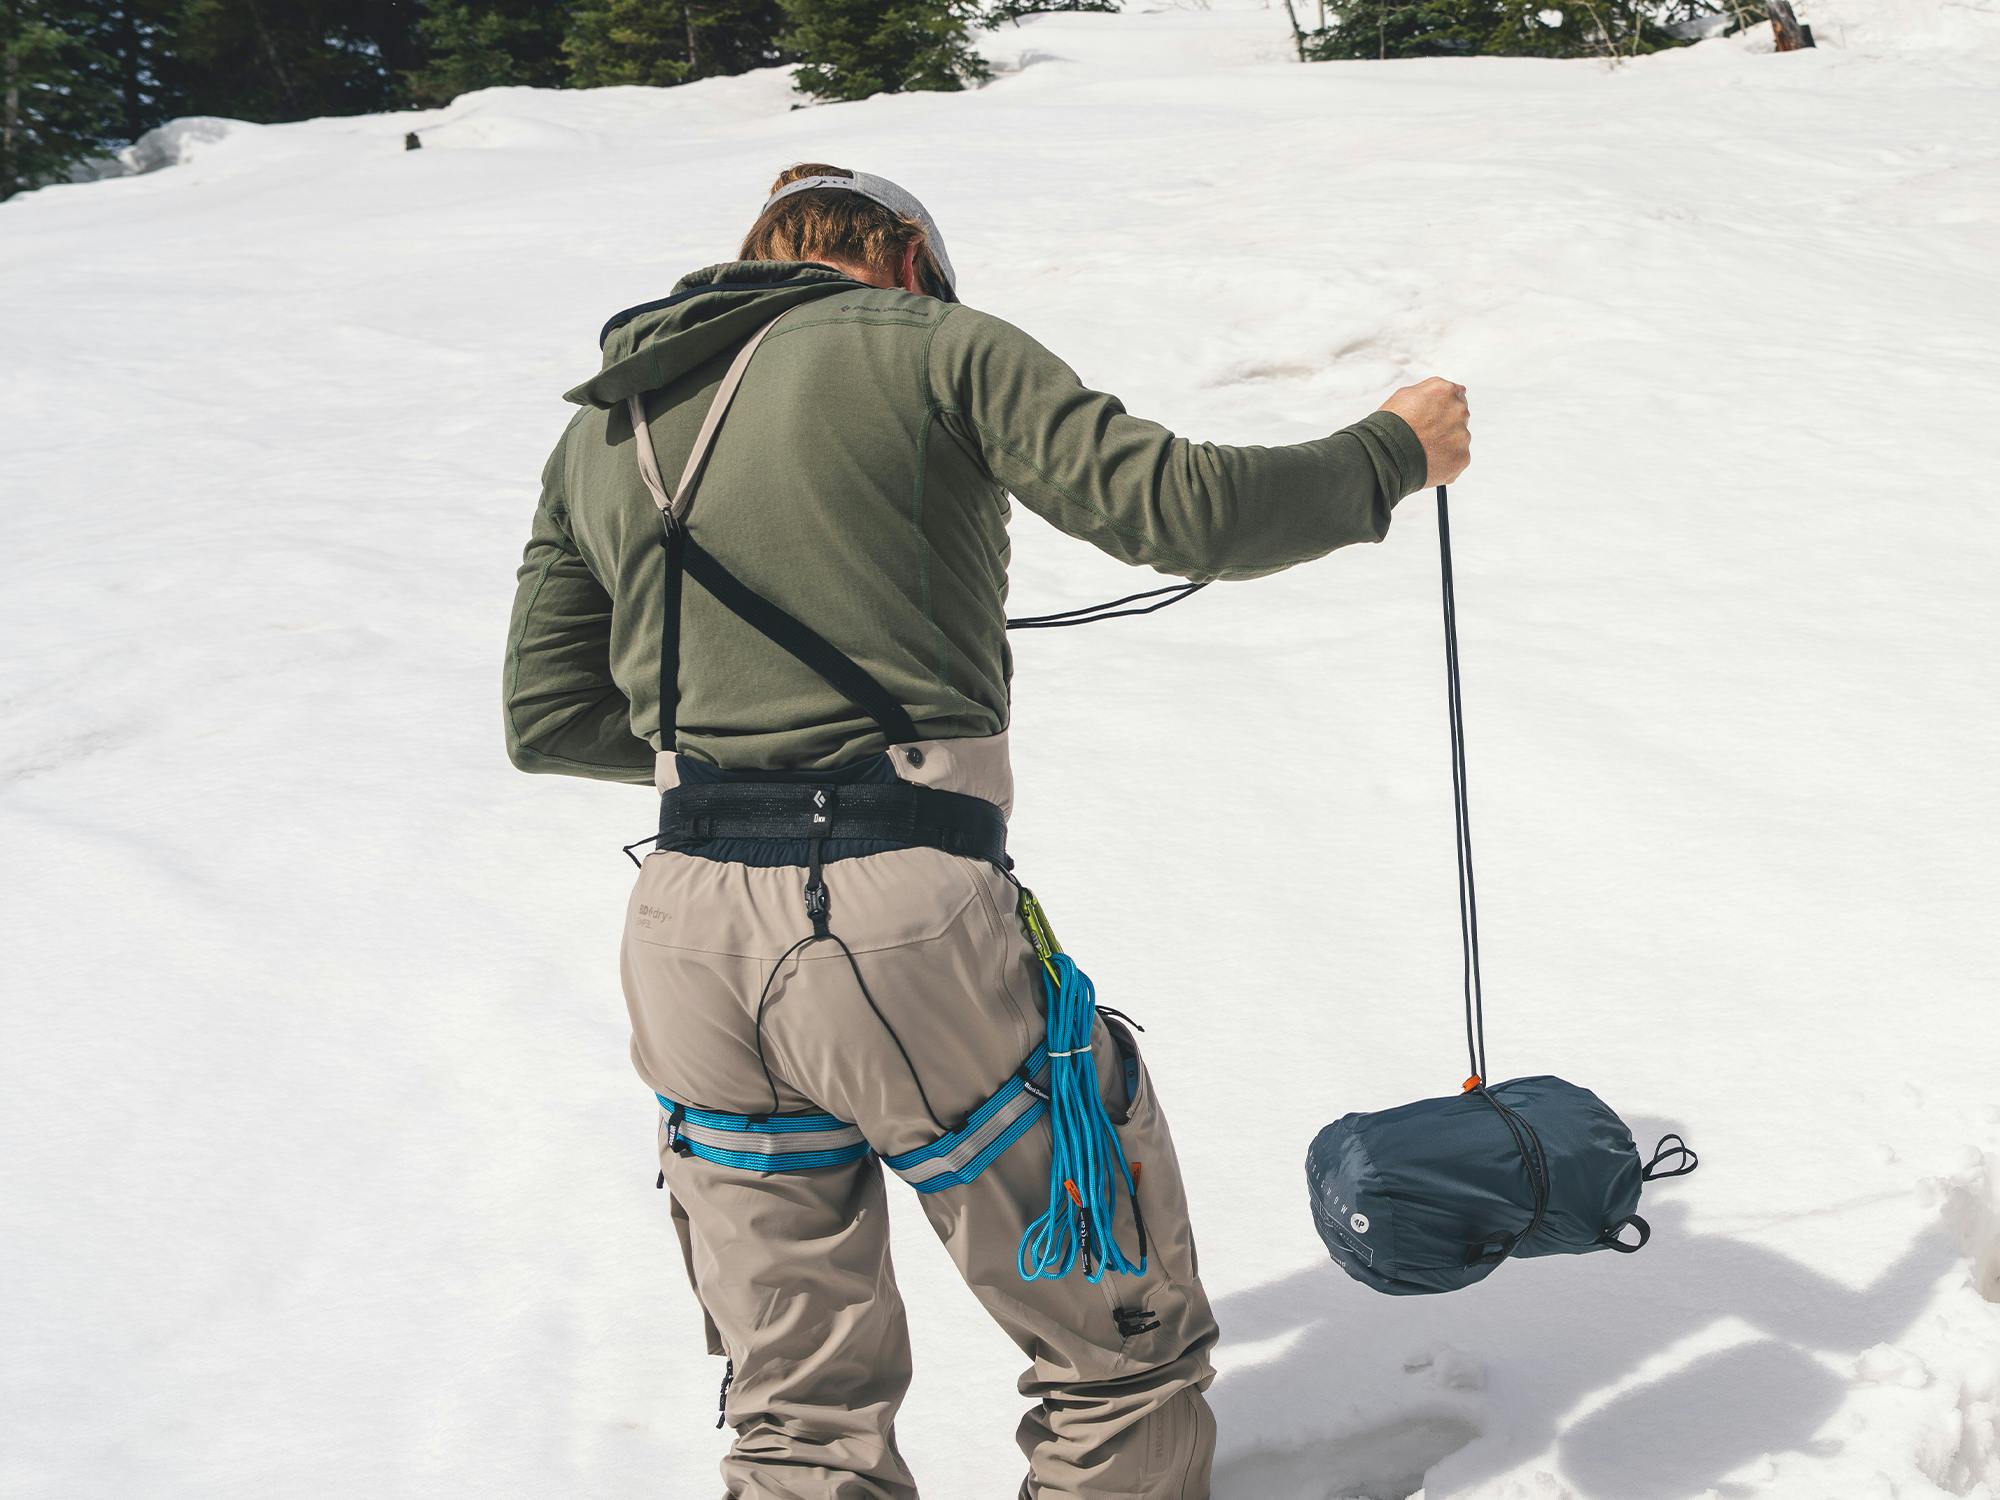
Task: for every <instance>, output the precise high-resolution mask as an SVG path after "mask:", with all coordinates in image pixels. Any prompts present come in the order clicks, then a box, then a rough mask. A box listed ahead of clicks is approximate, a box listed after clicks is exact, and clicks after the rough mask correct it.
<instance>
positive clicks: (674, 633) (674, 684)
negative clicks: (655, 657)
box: [660, 514, 687, 754]
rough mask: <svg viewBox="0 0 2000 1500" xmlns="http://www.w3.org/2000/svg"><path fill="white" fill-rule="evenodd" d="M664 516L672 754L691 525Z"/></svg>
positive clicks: (665, 676)
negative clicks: (684, 576)
mask: <svg viewBox="0 0 2000 1500" xmlns="http://www.w3.org/2000/svg"><path fill="white" fill-rule="evenodd" d="M660 519H661V525H660V552H661V554H662V559H661V560H662V563H663V566H664V571H665V576H666V581H665V583H664V585H663V586H662V587H661V590H660V744H661V746H662V748H664V749H665V750H667V751H668V752H669V753H670V754H671V753H672V751H673V748H674V741H675V739H676V738H677V732H678V730H679V729H680V722H681V578H682V576H683V575H684V574H685V572H686V567H685V559H686V554H687V527H685V526H682V525H680V524H679V523H678V522H676V521H674V520H673V519H672V518H670V517H668V516H666V515H665V514H662V516H661V518H660Z"/></svg>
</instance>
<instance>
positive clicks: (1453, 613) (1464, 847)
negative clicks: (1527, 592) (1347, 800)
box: [1437, 485, 1486, 1082]
mask: <svg viewBox="0 0 2000 1500" xmlns="http://www.w3.org/2000/svg"><path fill="white" fill-rule="evenodd" d="M1437 509H1438V565H1439V574H1440V577H1441V579H1442V582H1443V587H1444V662H1445V687H1446V693H1447V697H1448V699H1449V702H1450V705H1451V792H1452V817H1453V821H1454V823H1455V825H1456V832H1457V836H1458V932H1459V941H1460V943H1461V945H1462V946H1463V948H1464V950H1465V1051H1466V1056H1467V1057H1468V1059H1469V1060H1470V1061H1471V1064H1472V1076H1473V1078H1475V1079H1478V1080H1480V1081H1482V1082H1483V1081H1484V1080H1485V1078H1486V992H1485V990H1484V988H1483V987H1482V986H1481V984H1480V978H1479V896H1478V892H1477V890H1476V889H1475V887H1474V885H1473V879H1472V808H1471V803H1470V801H1469V799H1468V797H1467V793H1466V774H1465V704H1464V700H1463V698H1462V696H1461V690H1460V687H1459V673H1458V596H1457V591H1456V589H1455V588H1454V586H1453V577H1452V568H1451V511H1450V509H1449V508H1448V506H1447V504H1446V501H1445V487H1444V486H1443V485H1439V486H1438V487H1437Z"/></svg>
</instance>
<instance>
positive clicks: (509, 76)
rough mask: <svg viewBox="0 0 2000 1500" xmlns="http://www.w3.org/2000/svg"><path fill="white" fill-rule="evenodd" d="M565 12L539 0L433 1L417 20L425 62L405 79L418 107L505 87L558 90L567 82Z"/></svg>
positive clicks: (412, 98) (407, 88)
mask: <svg viewBox="0 0 2000 1500" xmlns="http://www.w3.org/2000/svg"><path fill="white" fill-rule="evenodd" d="M566 20H567V17H566V16H565V15H564V13H563V8H562V7H561V6H557V5H546V4H542V3H540V0H433V3H432V4H430V5H427V6H426V7H425V14H424V17H423V19H422V20H420V21H418V22H417V36H418V39H419V41H421V42H422V44H423V46H424V53H425V55H424V60H423V62H422V64H421V65H420V66H418V67H416V68H413V69H411V70H410V71H409V72H408V73H406V74H405V75H404V85H405V89H406V92H407V94H408V97H409V98H410V100H411V101H412V102H413V103H417V104H449V103H450V102H451V101H452V100H454V99H456V98H457V97H458V96H459V95H460V94H469V93H471V92H472V91H473V90H474V89H485V88H495V87H498V86H500V85H503V84H530V85H533V86H534V87H537V88H560V87H561V86H562V84H563V82H564V79H565V73H564V60H563V27H564V24H565V21H566Z"/></svg>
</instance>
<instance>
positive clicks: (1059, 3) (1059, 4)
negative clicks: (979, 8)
mask: <svg viewBox="0 0 2000 1500" xmlns="http://www.w3.org/2000/svg"><path fill="white" fill-rule="evenodd" d="M1118 9H1119V0H993V3H992V4H990V5H988V6H987V7H986V24H987V25H988V26H1000V25H1004V24H1005V23H1006V22H1008V21H1019V20H1020V19H1021V17H1023V16H1052V15H1058V14H1062V15H1068V14H1072V13H1075V12H1078V11H1088V12H1091V13H1092V14H1095V15H1111V14H1114V13H1115V12H1116V11H1117V10H1118Z"/></svg>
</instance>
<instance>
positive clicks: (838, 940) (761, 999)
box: [755, 883, 951, 1135]
mask: <svg viewBox="0 0 2000 1500" xmlns="http://www.w3.org/2000/svg"><path fill="white" fill-rule="evenodd" d="M808 889H809V890H810V887H809V888H808ZM819 895H820V898H821V900H822V902H824V899H825V896H826V887H825V885H824V883H822V884H821V885H820V887H819ZM810 900H811V897H810V896H808V902H810ZM809 910H810V908H809ZM820 915H822V916H823V915H824V907H823V906H822V909H821V913H820ZM818 925H819V919H818V917H815V919H814V926H815V927H817V926H818ZM818 942H831V943H835V944H837V945H838V946H839V948H840V951H841V952H842V953H843V954H845V955H846V958H847V967H848V969H849V970H850V971H851V972H852V973H853V975H854V983H855V985H856V987H857V988H859V989H860V991H861V998H862V999H863V1000H865V1001H866V1002H867V1003H868V1008H869V1009H870V1010H871V1011H873V1012H874V1013H875V1019H876V1020H878V1021H880V1022H881V1023H882V1029H883V1030H884V1031H886V1032H888V1033H889V1040H890V1041H891V1042H893V1043H894V1044H895V1047H896V1052H897V1055H898V1056H900V1057H901V1058H902V1059H903V1066H904V1067H905V1068H907V1069H909V1072H910V1082H911V1083H913V1084H915V1085H916V1088H917V1097H918V1098H919V1099H921V1100H922V1101H923V1105H924V1113H925V1114H927V1115H929V1116H930V1119H931V1124H933V1125H935V1126H937V1129H938V1134H939V1135H950V1134H951V1127H950V1126H949V1125H947V1124H945V1123H944V1121H942V1120H940V1119H939V1118H938V1113H937V1110H936V1109H935V1108H933V1107H932V1105H931V1096H930V1094H929V1093H928V1092H926V1090H925V1089H924V1081H923V1079H922V1078H921V1077H919V1076H918V1074H917V1065H916V1063H914V1062H913V1061H911V1059H910V1049H909V1048H907V1047H905V1046H904V1045H903V1039H902V1038H901V1037H900V1036H898V1035H897V1034H896V1028H895V1027H893V1026H891V1025H890V1024H889V1018H888V1017H887V1016H885V1015H883V1014H882V1007H881V1006H879V1005H877V1004H876V1003H875V994H874V992H873V991H872V990H870V989H869V988H868V981H867V980H866V979H864V978H862V977H861V965H860V964H859V963H858V962H857V961H856V960H855V957H854V950H853V949H852V948H850V947H848V946H847V940H846V939H845V938H843V937H841V935H840V934H839V933H837V932H834V931H832V930H831V929H829V930H827V931H826V932H824V933H822V932H817V931H815V932H809V933H807V934H806V935H805V936H804V937H802V938H800V939H799V940H798V941H797V942H796V943H794V944H792V946H791V947H789V948H787V949H786V950H785V951H784V952H783V953H782V954H780V955H779V957H778V961H777V962H776V963H775V964H773V965H771V972H770V973H769V974H767V975H766V976H765V977H764V988H763V990H762V991H761V992H759V994H758V996H757V1016H756V1026H755V1030H756V1040H757V1066H758V1067H759V1068H762V1069H763V1070H764V1084H765V1086H766V1087H767V1088H769V1089H770V1091H771V1113H772V1114H774V1115H775V1114H777V1113H779V1112H780V1111H781V1110H782V1109H783V1108H784V1101H783V1100H782V1099H780V1098H779V1097H778V1080H777V1079H776V1078H775V1077H774V1076H773V1075H772V1073H771V1064H770V1061H769V1060H768V1059H767V1058H766V1056H765V1054H764V1011H765V1008H766V1007H767V1006H769V1005H770V1003H771V1000H772V998H773V997H772V993H771V987H772V986H773V985H774V984H776V983H777V982H778V975H779V973H780V972H782V971H783V969H784V967H785V965H786V964H787V963H789V962H790V961H791V959H792V955H794V954H795V953H797V952H798V951H799V950H800V949H802V948H809V947H811V946H812V945H813V944H814V943H818Z"/></svg>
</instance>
